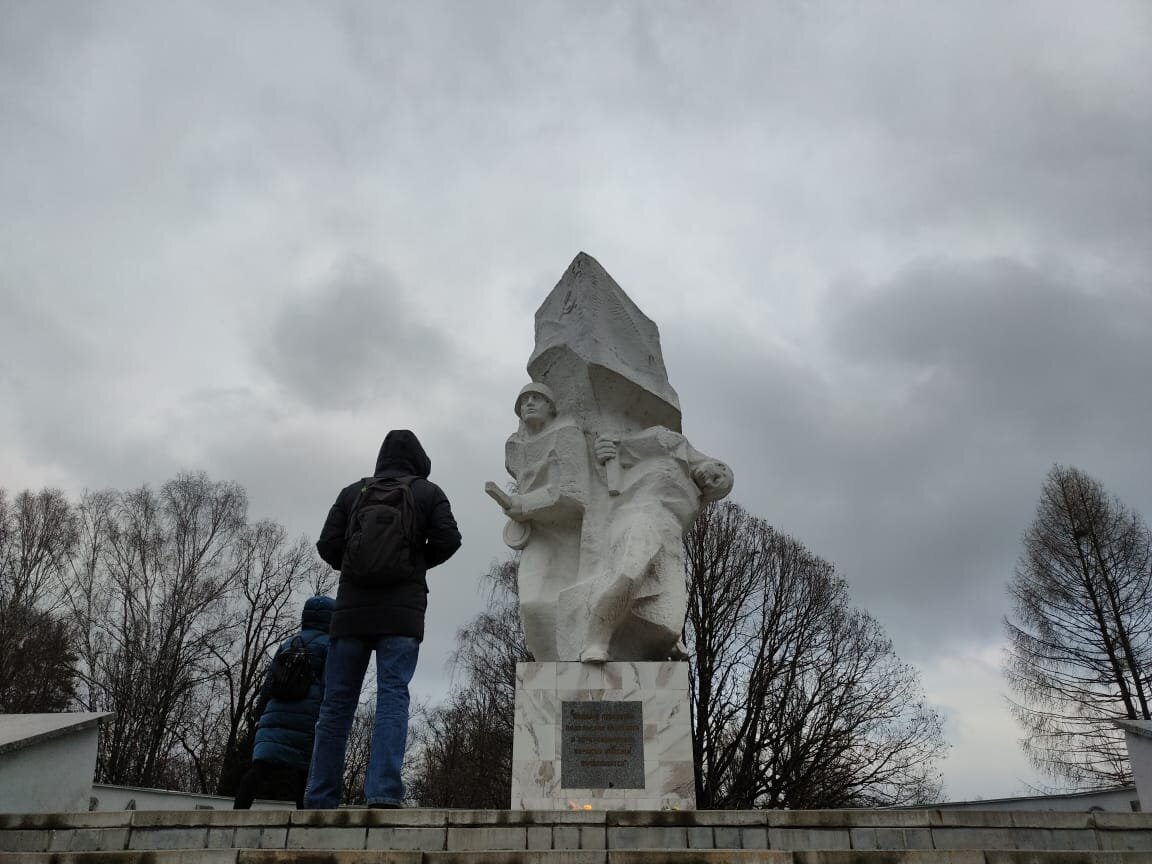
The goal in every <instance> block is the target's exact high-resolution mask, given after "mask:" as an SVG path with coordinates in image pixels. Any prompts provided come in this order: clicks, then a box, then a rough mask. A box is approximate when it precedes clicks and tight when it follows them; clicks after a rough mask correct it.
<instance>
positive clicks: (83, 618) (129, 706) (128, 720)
mask: <svg viewBox="0 0 1152 864" xmlns="http://www.w3.org/2000/svg"><path fill="white" fill-rule="evenodd" d="M88 503H89V504H91V505H92V506H91V509H90V510H89V511H88V512H87V513H86V514H85V516H84V517H83V521H84V524H85V526H86V531H85V534H87V529H88V528H89V527H90V528H91V530H92V531H94V532H97V531H98V533H99V536H95V534H94V535H93V536H91V537H88V536H86V539H85V541H84V543H83V544H82V548H83V549H84V551H85V556H84V560H88V554H93V555H95V556H97V557H95V558H93V559H92V560H93V562H94V564H93V568H92V570H91V578H90V580H89V581H87V582H84V581H81V582H80V583H79V584H78V585H77V586H76V588H75V592H74V596H73V597H72V599H71V604H70V605H71V606H72V608H73V609H74V610H75V611H76V614H77V620H78V622H79V623H82V624H84V625H86V626H87V627H89V628H90V630H89V632H88V633H87V635H86V639H85V643H86V644H85V650H84V652H83V653H84V655H85V659H86V661H88V662H91V663H92V665H90V666H86V667H85V668H84V671H83V675H84V679H85V685H86V701H87V702H88V704H89V705H90V706H92V707H93V708H95V709H97V710H107V711H113V712H115V714H116V716H115V717H114V718H113V719H112V720H111V721H110V722H109V723H107V724H105V727H104V729H103V734H102V735H101V741H100V753H99V759H98V764H97V775H98V777H99V778H100V779H101V780H102V781H104V782H113V783H128V784H132V785H142V786H164V785H170V784H172V783H174V782H177V781H176V780H174V779H173V778H172V777H171V776H170V775H169V772H168V768H167V766H169V765H170V764H172V762H171V756H172V754H173V753H174V752H177V751H178V748H179V744H180V741H181V740H182V738H186V737H187V730H188V729H189V728H191V727H192V726H194V725H195V720H196V717H195V711H196V710H202V705H201V704H199V703H198V702H197V699H196V697H197V690H198V688H200V687H201V686H202V685H203V684H205V682H207V681H210V680H211V679H212V677H213V676H214V675H215V674H216V669H215V668H214V666H213V664H214V660H215V658H216V657H217V656H218V654H219V652H220V650H221V648H222V646H223V644H224V642H225V640H226V639H227V638H228V621H227V618H226V615H225V611H224V608H223V605H224V602H225V600H226V598H227V595H228V591H229V588H230V585H231V572H230V570H229V568H228V566H227V565H228V558H227V555H226V552H227V550H228V548H229V545H230V544H231V542H232V540H233V538H234V537H235V536H236V534H237V533H238V532H239V531H240V529H241V528H242V527H243V524H244V520H245V510H246V507H247V501H246V497H245V494H244V491H243V489H241V488H240V487H239V486H237V485H235V484H229V483H219V482H212V481H210V480H209V479H208V477H207V476H206V475H204V474H181V475H179V476H177V477H176V478H174V479H173V480H170V481H168V482H167V483H165V484H164V486H163V487H161V489H160V491H159V493H156V492H153V491H152V490H151V489H149V488H147V487H142V488H140V489H135V490H132V491H129V492H125V493H120V494H117V495H115V496H114V499H111V501H109V499H107V498H99V497H90V498H89V500H88ZM94 550H95V551H94ZM77 571H78V572H79V573H80V574H81V575H82V576H85V577H87V575H88V574H87V571H86V568H85V565H84V564H81V565H80V566H79V567H78V568H77ZM177 788H179V787H177Z"/></svg>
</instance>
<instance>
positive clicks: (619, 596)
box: [486, 253, 732, 663]
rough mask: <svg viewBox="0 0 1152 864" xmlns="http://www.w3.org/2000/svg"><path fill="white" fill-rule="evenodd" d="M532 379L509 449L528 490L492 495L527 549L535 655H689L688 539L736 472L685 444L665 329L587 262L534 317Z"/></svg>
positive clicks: (525, 602) (525, 595)
mask: <svg viewBox="0 0 1152 864" xmlns="http://www.w3.org/2000/svg"><path fill="white" fill-rule="evenodd" d="M528 371H529V374H530V375H531V376H532V379H533V380H532V382H531V383H529V384H528V385H527V386H525V387H524V389H523V390H521V391H520V394H519V396H518V397H517V400H516V414H517V416H518V417H520V421H521V422H520V428H519V429H518V431H517V432H516V433H514V434H513V435H512V436H511V437H510V438H509V439H508V443H507V445H506V448H505V465H506V467H507V469H508V473H509V474H511V475H512V477H513V478H514V480H515V481H516V490H517V491H516V492H515V493H511V494H507V493H504V492H502V491H501V490H500V489H499V487H498V486H497V485H496V484H495V483H489V484H488V486H487V487H486V488H487V490H488V493H489V495H491V496H492V497H493V498H495V499H496V501H497V503H499V504H500V505H501V506H502V507H503V508H504V512H505V514H506V515H507V516H508V517H509V519H510V520H511V523H512V524H509V526H507V527H506V529H505V540H506V541H507V542H508V544H509V545H510V546H512V548H515V549H522V550H523V554H522V556H521V560H520V576H519V587H520V604H521V606H520V609H521V619H522V622H523V626H524V634H525V639H526V641H527V644H528V649H529V650H530V651H531V652H532V655H533V657H534V658H535V659H536V660H537V661H550V660H565V661H582V662H585V663H604V662H607V661H610V660H620V661H638V660H650V661H658V660H666V659H669V658H672V657H679V656H680V655H681V654H682V647H681V646H678V644H677V643H678V641H679V637H680V632H681V630H682V628H683V626H684V616H685V613H686V611H687V594H686V590H685V584H684V565H683V553H682V545H681V543H682V540H683V536H684V532H685V531H686V530H687V528H688V526H689V525H691V524H692V522H693V520H694V519H695V518H696V516H697V514H698V513H699V512H700V507H701V505H702V504H703V503H704V502H705V501H709V500H715V499H717V498H722V497H724V496H725V495H727V494H728V493H729V491H731V489H732V472H731V470H730V469H729V468H728V466H727V465H725V464H724V463H723V462H720V461H719V460H716V459H710V458H709V457H706V456H704V455H703V454H702V453H700V452H699V451H698V450H696V449H695V448H694V447H692V445H691V444H689V443H688V441H687V439H685V438H684V436H683V435H682V434H680V404H679V399H678V398H677V396H676V391H675V390H673V389H672V386H671V384H669V382H668V376H667V373H666V371H665V369H664V359H663V356H662V354H661V351H660V336H659V331H658V330H657V328H656V325H655V324H654V323H653V322H652V321H651V320H650V319H649V318H648V317H647V316H645V315H644V313H643V312H641V311H640V309H639V308H637V306H636V305H635V304H634V303H633V302H632V300H631V299H629V297H628V296H627V295H626V294H625V293H624V292H623V290H622V289H621V288H620V286H619V285H617V284H616V282H615V280H613V279H612V277H611V276H609V275H608V274H607V273H606V272H605V271H604V269H603V268H602V267H601V266H600V264H599V263H598V262H597V261H596V260H595V259H593V258H592V257H591V256H589V255H586V254H584V253H580V254H579V255H577V256H576V259H575V260H574V261H573V262H572V265H571V266H570V267H569V268H568V271H567V272H566V273H565V274H564V277H563V278H562V279H561V280H560V282H559V284H557V286H556V287H555V288H554V289H553V290H552V292H551V294H549V295H548V298H547V299H546V300H545V301H544V303H543V304H542V305H541V307H540V309H539V310H538V311H537V313H536V347H535V350H534V351H533V352H532V356H531V358H530V359H529V361H528Z"/></svg>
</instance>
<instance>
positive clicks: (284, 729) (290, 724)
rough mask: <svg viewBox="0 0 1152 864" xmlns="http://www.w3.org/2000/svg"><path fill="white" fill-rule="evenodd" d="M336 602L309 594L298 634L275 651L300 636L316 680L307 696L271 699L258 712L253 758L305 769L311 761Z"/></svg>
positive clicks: (289, 638)
mask: <svg viewBox="0 0 1152 864" xmlns="http://www.w3.org/2000/svg"><path fill="white" fill-rule="evenodd" d="M335 608H336V601H335V600H333V599H332V598H331V597H310V598H309V599H308V601H307V602H306V603H305V604H304V613H303V614H302V615H301V620H300V624H301V628H300V632H299V633H298V634H295V635H293V636H290V637H288V638H287V639H285V640H284V641H283V642H282V643H280V647H279V648H278V649H277V651H276V653H277V654H279V653H280V652H281V651H286V650H287V649H288V647H289V646H290V645H291V644H292V640H293V639H295V638H297V636H299V637H300V639H301V641H303V642H304V645H305V647H306V648H307V649H308V656H309V659H310V660H311V661H312V669H313V670H314V671H315V673H316V680H315V681H313V682H312V687H311V689H309V691H308V695H307V696H306V697H305V698H303V699H298V700H296V701H294V702H286V701H284V700H282V699H275V698H270V699H268V704H267V705H266V707H265V708H264V711H263V713H261V715H260V723H259V724H258V726H257V727H256V745H255V747H253V749H252V758H253V760H256V759H263V760H266V761H268V762H277V763H279V764H282V765H291V766H292V767H295V768H303V769H304V770H308V765H309V764H310V763H311V761H312V739H313V735H314V734H315V730H316V718H317V716H319V714H320V702H321V700H322V699H323V698H324V661H325V660H326V659H327V657H328V625H329V624H330V623H331V621H332V611H333V610H334V609H335ZM268 683H269V682H268V680H267V679H265V681H264V687H263V693H264V694H267V691H268Z"/></svg>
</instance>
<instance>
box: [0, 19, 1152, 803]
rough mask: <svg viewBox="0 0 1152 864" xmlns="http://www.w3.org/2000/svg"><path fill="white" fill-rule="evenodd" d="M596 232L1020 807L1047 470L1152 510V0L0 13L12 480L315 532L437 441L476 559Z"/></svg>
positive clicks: (778, 510) (443, 604)
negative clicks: (521, 399) (129, 494)
mask: <svg viewBox="0 0 1152 864" xmlns="http://www.w3.org/2000/svg"><path fill="white" fill-rule="evenodd" d="M580 250H584V251H586V252H588V253H589V254H591V255H593V256H594V257H596V258H597V259H598V260H599V261H600V263H601V264H602V265H603V266H604V267H605V268H606V269H607V270H608V272H609V273H611V274H612V275H613V276H614V277H615V278H616V280H617V281H618V282H619V283H620V285H621V286H622V287H623V288H624V290H625V291H626V292H627V293H628V294H629V295H630V296H631V297H632V299H633V300H635V301H636V303H637V304H638V305H639V306H640V308H641V309H643V310H644V312H645V313H646V314H647V315H648V316H649V317H651V318H652V319H653V320H655V321H656V323H657V324H658V325H659V327H660V331H661V339H662V346H663V352H664V357H665V362H666V365H667V368H668V373H669V377H670V379H671V382H672V384H673V386H674V387H675V388H676V389H677V391H678V392H679V395H680V401H681V406H682V409H683V415H684V431H685V433H686V434H687V435H688V436H689V438H690V439H691V440H692V441H693V443H694V444H696V446H698V447H699V448H701V449H702V450H704V451H705V452H708V453H710V454H715V455H716V456H718V457H720V458H724V459H726V460H727V461H728V462H730V464H731V465H732V466H733V469H734V470H735V474H736V488H735V490H734V493H733V498H734V499H735V500H736V501H738V502H740V503H741V504H743V505H744V506H746V507H747V508H748V509H749V510H750V511H752V512H753V513H754V514H756V515H758V516H761V517H763V518H765V519H767V520H768V521H769V522H771V523H772V524H774V525H776V526H777V527H778V528H780V529H781V530H783V531H786V532H788V533H790V534H793V535H794V536H796V537H797V538H799V539H800V540H801V541H802V542H804V543H805V544H806V545H807V546H808V547H809V548H811V549H812V550H813V551H814V552H816V553H817V554H820V555H822V556H823V557H825V558H827V559H829V560H831V561H833V562H835V563H836V565H837V566H838V568H839V569H840V571H841V572H842V574H843V575H844V576H845V577H846V578H847V580H848V581H849V584H850V585H851V589H852V594H853V597H854V599H855V601H856V602H857V603H858V604H859V605H860V606H862V607H864V608H866V609H868V610H869V611H870V612H871V613H872V614H873V615H875V616H876V617H877V618H878V619H879V620H880V622H881V623H882V624H883V625H884V627H885V628H886V629H887V631H888V632H889V634H890V635H891V636H892V638H893V640H894V643H895V647H896V650H897V652H898V653H899V654H900V655H901V657H902V658H904V659H906V660H909V661H911V662H913V663H915V664H916V665H917V666H918V667H919V668H920V669H921V670H922V674H923V681H924V685H925V689H926V691H927V693H928V696H929V698H930V700H931V701H933V702H934V703H935V704H936V705H937V706H939V707H940V708H941V710H942V711H943V712H944V713H945V715H946V718H947V725H946V735H947V737H948V739H949V740H950V742H951V743H952V745H953V750H952V752H951V756H950V757H949V759H948V761H947V762H946V763H945V764H944V770H945V782H946V786H947V789H946V793H947V795H948V796H949V797H951V798H954V799H959V798H973V797H976V796H984V797H999V796H1005V795H1011V794H1016V793H1024V792H1027V790H1028V788H1029V784H1030V783H1036V782H1038V780H1039V778H1037V777H1035V776H1034V775H1033V774H1032V772H1031V770H1030V769H1029V768H1028V766H1027V764H1026V763H1025V760H1024V759H1023V757H1022V756H1021V755H1020V752H1019V749H1018V746H1017V743H1016V739H1017V738H1018V736H1019V733H1018V731H1017V729H1016V728H1015V727H1014V726H1013V725H1012V722H1011V720H1010V718H1009V716H1008V713H1007V711H1006V709H1005V707H1004V702H1003V700H1004V685H1003V683H1002V679H1001V676H1000V671H999V667H1000V662H1001V651H1002V644H1003V639H1002V632H1001V631H1002V628H1001V618H1002V616H1003V615H1004V614H1005V613H1006V612H1007V611H1008V604H1007V600H1006V596H1005V583H1006V580H1007V579H1008V577H1009V576H1010V574H1011V572H1012V569H1013V566H1014V563H1015V560H1016V557H1017V555H1018V552H1019V546H1020V536H1021V533H1022V532H1023V531H1024V529H1025V528H1026V527H1027V525H1028V523H1029V521H1030V520H1031V518H1032V516H1033V511H1034V508H1035V505H1036V500H1037V496H1038V493H1039V489H1040V484H1041V482H1042V481H1043V478H1044V475H1045V473H1046V471H1047V470H1048V469H1049V467H1050V466H1051V465H1052V464H1053V463H1056V462H1059V463H1062V464H1070V465H1075V466H1077V467H1079V468H1082V469H1083V470H1085V471H1087V472H1088V473H1090V474H1092V475H1093V476H1095V477H1097V478H1098V479H1100V480H1101V481H1103V482H1104V484H1105V485H1106V486H1107V487H1108V489H1109V490H1110V491H1111V492H1113V493H1115V494H1116V495H1119V496H1120V497H1121V498H1122V499H1124V500H1125V501H1126V502H1127V503H1128V504H1129V505H1131V506H1133V507H1135V508H1136V509H1138V510H1141V511H1142V512H1143V513H1144V514H1145V516H1147V517H1152V458H1150V456H1149V440H1150V439H1149V430H1150V429H1152V399H1150V390H1152V385H1150V383H1149V382H1150V380H1152V340H1150V338H1149V337H1150V334H1152V6H1150V5H1149V4H1147V3H1146V2H1143V0H1133V2H1108V0H1104V2H1099V3H1094V4H1091V7H1090V8H1089V6H1086V5H1085V4H1083V3H1080V2H1063V3H1061V2H1053V0H1038V2H1032V3H1029V2H1013V3H1004V2H1002V0H993V2H986V3H981V2H964V3H957V2H924V0H916V2H912V0H909V2H903V3H882V2H872V3H866V4H864V3H850V2H840V3H820V2H799V0H779V2H774V3H768V2H747V3H739V2H724V3H709V4H701V3H696V2H683V3H680V2H670V0H661V2H650V3H642V2H632V3H623V2H571V3H552V2H540V0H533V2H523V3H512V2H484V3H470V2H458V3H449V4H438V3H432V2H421V3H408V4H391V3H382V2H367V0H365V2H359V3H354V2H327V3H304V2H298V3H297V2H286V0H278V2H268V3H258V2H248V3H230V2H229V3H225V2H218V3H217V2H188V3H177V2H166V3H154V2H139V3H133V2H116V3H112V2H48V0H39V2H9V0H0V486H3V487H6V488H8V489H9V490H10V491H11V490H17V489H21V488H25V487H32V488H39V487H41V486H44V485H56V486H59V487H61V488H63V489H65V490H66V491H68V492H69V493H71V494H74V495H75V494H79V492H80V491H81V490H83V489H84V488H102V487H108V486H111V487H115V488H128V487H131V486H135V485H139V484H143V483H148V484H151V485H154V486H158V485H159V484H161V483H162V482H163V481H164V480H166V479H167V478H169V477H171V476H172V475H173V474H174V473H176V472H177V471H179V470H181V469H194V470H205V471H207V472H208V473H209V474H210V475H211V476H212V477H213V478H214V479H221V480H235V481H238V482H240V483H242V484H244V485H245V486H246V487H247V489H248V491H249V494H250V498H251V511H250V512H251V515H252V516H254V517H271V518H274V519H277V520H279V521H281V522H283V523H285V524H286V525H287V526H288V527H289V528H290V529H291V530H292V531H293V532H294V533H307V534H309V535H310V536H314V535H315V532H316V531H317V530H318V529H319V526H320V524H321V522H322V520H323V517H324V515H325V512H326V511H327V508H328V506H329V504H330V503H331V501H332V499H333V498H334V496H335V493H336V491H337V490H338V488H339V487H340V486H341V485H343V484H345V483H347V482H349V481H350V480H352V479H353V478H355V477H357V476H361V475H363V474H365V473H368V472H370V470H371V468H372V464H373V460H374V458H375V455H376V450H377V448H378V446H379V444H380V441H381V439H382V437H383V435H384V433H385V432H386V431H387V430H388V429H390V428H393V427H407V428H411V429H413V430H414V431H415V432H416V433H417V434H418V435H419V436H420V438H421V439H422V441H423V442H424V443H425V446H426V448H427V450H428V453H429V455H430V456H431V458H432V465H433V473H432V479H434V480H436V481H437V482H438V483H440V484H441V486H442V487H443V488H444V489H445V491H446V492H447V493H448V495H449V497H450V498H451V500H452V502H453V504H454V507H455V511H456V514H457V517H458V520H459V522H460V526H461V530H462V532H463V534H464V547H463V549H462V550H461V552H460V554H458V555H457V556H456V557H455V558H454V559H453V560H452V561H451V562H449V563H448V564H447V565H445V566H444V567H442V568H440V569H438V570H436V571H434V573H433V575H432V578H431V579H430V581H431V583H432V595H431V598H430V599H431V604H430V610H429V637H428V640H427V642H426V644H425V650H424V653H423V656H422V659H421V667H420V669H419V670H418V672H417V681H416V686H415V689H416V691H417V692H418V693H420V694H421V695H424V696H434V695H436V694H438V693H440V692H442V690H443V687H444V686H445V681H446V680H447V674H448V673H447V671H446V669H445V660H446V656H447V652H448V651H449V650H450V648H451V646H452V639H453V634H454V632H455V629H456V628H457V627H459V626H460V625H461V624H462V623H464V622H465V621H466V620H467V619H468V617H470V616H471V615H472V614H474V613H475V612H476V611H477V610H478V609H479V608H480V606H481V605H482V602H483V598H482V596H481V595H480V594H479V593H478V591H477V589H476V584H477V583H476V580H477V576H478V574H480V573H482V572H483V571H485V570H486V569H487V568H488V565H489V564H490V563H491V562H492V561H495V560H497V559H500V558H502V557H503V556H504V555H505V554H506V551H507V550H506V549H505V547H503V546H502V544H501V542H500V528H501V525H502V523H503V517H502V515H501V514H500V513H499V511H498V509H497V508H496V507H495V506H494V505H493V504H492V502H491V501H490V500H489V499H488V498H487V497H486V496H485V495H484V493H483V488H482V487H483V483H484V481H485V480H488V479H492V480H497V481H500V482H503V481H504V480H505V479H506V478H505V475H504V470H503V442H504V439H505V438H506V437H507V435H508V434H509V433H510V432H511V431H513V430H514V428H515V418H514V417H513V415H512V407H511V406H512V402H513V397H514V394H515V393H516V391H517V390H518V389H519V387H520V386H521V385H522V384H523V383H525V381H526V380H527V377H526V372H525V364H526V362H527V360H528V355H529V353H530V351H531V349H532V344H533V331H532V323H533V317H532V316H533V313H534V312H535V310H536V308H537V307H538V306H539V305H540V303H541V302H542V301H543V299H544V298H545V296H546V295H547V293H548V292H549V291H550V290H551V288H552V286H553V285H554V284H555V283H556V281H557V280H558V279H559V277H560V276H561V274H562V273H563V272H564V270H565V268H566V267H567V266H568V264H569V262H570V261H571V259H572V258H573V256H574V255H575V254H576V253H577V252H579V251H580Z"/></svg>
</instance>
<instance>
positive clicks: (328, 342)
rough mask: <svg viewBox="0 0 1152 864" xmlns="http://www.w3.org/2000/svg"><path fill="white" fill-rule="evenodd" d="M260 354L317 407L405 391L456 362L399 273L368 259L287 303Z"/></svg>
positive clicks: (338, 405) (345, 404) (278, 378)
mask: <svg viewBox="0 0 1152 864" xmlns="http://www.w3.org/2000/svg"><path fill="white" fill-rule="evenodd" d="M259 357H260V361H261V363H262V364H263V366H264V368H265V369H266V370H267V371H268V372H269V373H270V374H271V375H272V376H273V378H275V379H276V381H277V382H278V383H279V384H280V385H281V386H283V387H284V388H285V389H287V390H288V391H289V392H290V393H292V394H293V395H295V396H297V397H299V398H300V399H302V400H303V401H304V402H306V403H307V404H309V405H311V406H312V407H315V408H320V409H339V408H354V407H357V405H358V404H359V403H361V402H363V401H364V400H367V399H370V398H372V397H374V396H379V395H381V394H388V395H389V396H392V397H401V396H403V395H405V394H409V393H412V392H414V391H418V390H420V389H422V388H424V387H426V386H427V384H428V382H429V381H430V380H434V379H435V378H436V377H437V376H438V375H439V374H441V373H442V372H443V371H444V370H445V369H448V368H451V367H453V366H454V365H455V363H456V358H455V357H454V352H453V348H452V345H451V343H450V342H449V341H448V339H447V338H446V336H445V334H443V333H442V332H440V331H439V330H437V329H436V327H435V325H434V322H433V321H430V320H429V319H427V318H422V317H420V316H419V315H418V314H417V313H416V312H415V311H414V310H413V309H412V308H411V307H410V306H409V305H408V301H407V299H406V297H405V294H404V291H403V289H402V287H401V286H400V285H398V284H397V282H396V280H395V279H393V278H392V277H391V276H390V275H388V274H387V273H386V272H385V271H384V270H382V269H381V268H379V267H375V266H372V265H369V264H367V263H365V262H354V263H350V264H347V265H345V266H344V267H343V268H342V269H341V272H340V273H339V275H337V276H336V277H335V278H334V279H332V280H331V281H330V282H329V283H327V284H326V285H323V286H322V287H321V288H320V289H319V290H317V291H316V292H315V293H313V294H312V295H311V296H309V297H306V298H303V299H299V300H292V301H289V302H288V303H286V304H285V306H284V308H283V309H281V310H280V311H279V313H278V314H277V315H276V317H275V319H274V323H273V327H272V332H271V335H270V338H269V340H268V343H267V345H266V346H265V348H264V350H263V351H261V352H260V354H259Z"/></svg>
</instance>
